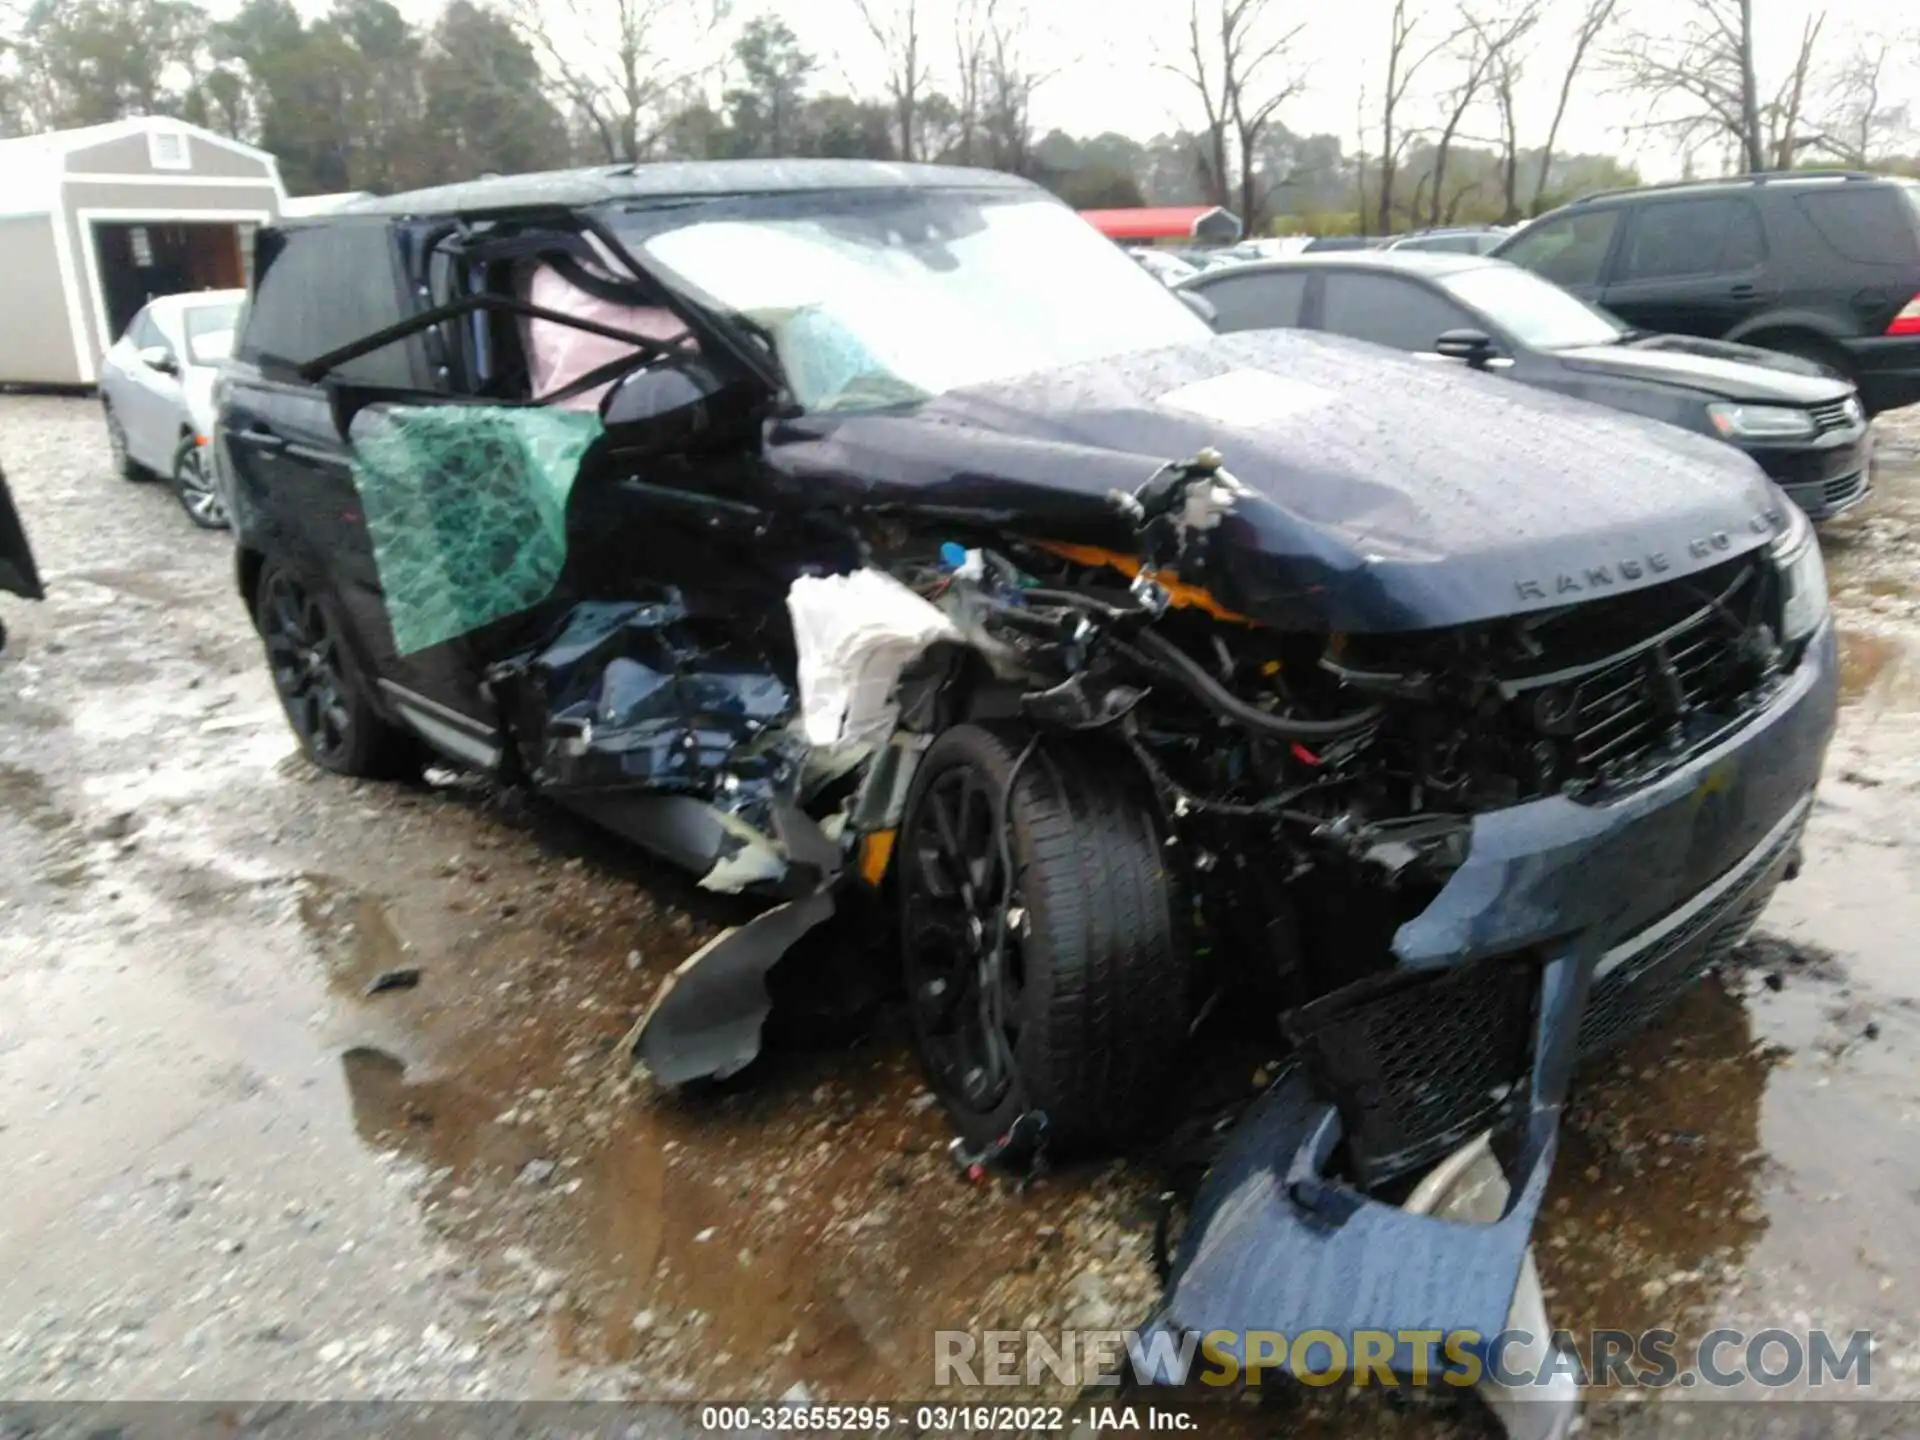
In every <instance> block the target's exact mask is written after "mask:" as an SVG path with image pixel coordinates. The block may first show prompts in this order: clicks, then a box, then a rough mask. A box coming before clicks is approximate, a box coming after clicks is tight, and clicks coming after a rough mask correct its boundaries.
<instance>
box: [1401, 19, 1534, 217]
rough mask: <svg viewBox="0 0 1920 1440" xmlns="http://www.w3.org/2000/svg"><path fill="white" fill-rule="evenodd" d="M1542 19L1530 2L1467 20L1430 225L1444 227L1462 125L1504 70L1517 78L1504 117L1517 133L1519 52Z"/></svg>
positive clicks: (1437, 148) (1437, 158)
mask: <svg viewBox="0 0 1920 1440" xmlns="http://www.w3.org/2000/svg"><path fill="white" fill-rule="evenodd" d="M1539 18H1540V8H1539V0H1525V3H1523V4H1521V5H1520V6H1518V7H1517V8H1515V9H1512V10H1509V11H1507V12H1506V13H1505V14H1503V15H1500V16H1497V17H1494V18H1482V17H1481V16H1479V15H1475V14H1472V13H1467V14H1465V15H1464V16H1463V26H1464V28H1463V30H1462V31H1461V32H1460V35H1459V37H1458V38H1459V39H1460V40H1461V41H1464V42H1465V54H1464V56H1463V57H1462V61H1461V71H1460V78H1459V83H1458V84H1457V85H1455V87H1454V88H1453V90H1452V91H1451V92H1449V94H1448V95H1447V98H1446V102H1445V111H1444V113H1443V117H1442V123H1441V126H1440V135H1439V138H1438V139H1437V140H1435V142H1434V150H1433V189H1432V193H1431V194H1430V196H1429V197H1428V206H1429V209H1428V212H1427V213H1428V217H1429V218H1428V223H1429V224H1432V225H1438V224H1439V223H1440V221H1441V206H1442V204H1443V203H1444V201H1445V187H1446V180H1447V160H1448V158H1449V156H1450V155H1451V154H1452V152H1453V142H1454V140H1455V139H1456V138H1458V137H1459V134H1460V126H1461V124H1462V122H1464V121H1465V120H1466V118H1467V113H1468V111H1470V110H1471V109H1472V108H1473V107H1474V105H1475V103H1476V102H1478V101H1479V99H1480V96H1481V94H1482V93H1483V92H1484V91H1485V90H1486V89H1487V87H1488V86H1490V85H1497V84H1498V82H1499V78H1500V74H1501V67H1502V66H1503V65H1504V66H1506V67H1508V68H1509V70H1510V72H1511V73H1510V74H1509V76H1508V85H1507V89H1506V91H1505V94H1506V96H1507V100H1508V103H1507V104H1506V105H1504V106H1502V118H1503V120H1504V121H1507V122H1509V123H1508V129H1509V130H1511V128H1512V127H1511V123H1510V122H1511V119H1512V116H1511V109H1512V106H1511V99H1512V80H1513V79H1514V78H1517V73H1518V71H1517V65H1518V61H1517V59H1516V58H1515V53H1514V52H1515V49H1516V47H1517V46H1518V44H1519V42H1520V41H1521V40H1522V39H1523V38H1524V37H1525V36H1526V34H1527V32H1528V31H1529V30H1531V29H1532V28H1533V27H1534V24H1535V22H1537V21H1538V20H1539ZM1508 153H1509V157H1510V158H1511V157H1512V155H1513V153H1514V152H1513V151H1512V150H1511V149H1510V150H1509V152H1508ZM1456 203H1457V202H1456Z"/></svg>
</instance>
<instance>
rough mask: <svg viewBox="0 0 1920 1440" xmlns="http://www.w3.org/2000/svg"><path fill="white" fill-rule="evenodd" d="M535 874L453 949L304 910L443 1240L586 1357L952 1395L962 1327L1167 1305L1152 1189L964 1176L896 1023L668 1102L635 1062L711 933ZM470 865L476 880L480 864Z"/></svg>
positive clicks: (502, 871) (706, 1379)
mask: <svg viewBox="0 0 1920 1440" xmlns="http://www.w3.org/2000/svg"><path fill="white" fill-rule="evenodd" d="M494 853H495V854H499V852H498V851H496V852H494ZM523 863H524V862H523V860H522V859H521V858H520V857H517V856H515V857H510V858H502V859H501V860H500V861H499V862H498V863H497V864H488V865H483V866H480V867H477V868H479V869H481V870H484V872H485V875H486V879H485V885H486V887H487V889H486V894H485V897H484V898H482V896H481V895H479V894H470V895H456V896H455V897H454V898H455V900H456V903H458V904H459V905H460V907H461V909H462V910H463V911H465V912H467V913H470V914H484V915H485V916H486V917H487V921H486V923H485V924H483V925H479V926H476V929H475V931H474V932H473V934H472V935H471V936H470V937H468V941H469V943H464V944H459V945H457V946H455V947H450V948H443V947H442V946H440V945H438V944H436V943H435V941H434V939H433V937H432V936H431V935H421V936H419V937H418V938H411V937H409V935H408V931H407V926H406V922H405V920H404V919H403V918H402V917H403V915H404V914H405V911H406V909H407V906H406V905H405V904H404V903H402V904H399V905H393V906H389V904H388V903H387V902H385V901H383V900H381V899H379V898H377V897H376V896H374V895H373V894H371V893H370V892H368V891H365V890H360V889H354V888H351V887H345V886H342V885H341V884H339V883H338V882H334V881H326V882H319V881H316V880H314V879H313V878H312V877H309V880H308V882H307V887H306V889H305V893H303V896H302V898H301V900H300V912H301V916H302V919H303V922H304V923H305V924H306V925H307V926H308V927H309V928H310V930H311V931H312V933H313V934H314V937H315V940H316V943H317V945H318V947H319V948H320V950H321V952H322V954H323V955H324V956H325V957H326V963H327V965H328V969H329V974H330V977H331V981H332V984H333V987H334V990H335V992H336V994H337V996H338V997H339V1003H338V1006H337V1010H336V1013H335V1014H334V1015H333V1016H332V1017H331V1018H330V1019H329V1021H328V1029H329V1032H330V1033H331V1034H333V1035H334V1036H335V1037H337V1039H338V1040H339V1041H340V1042H341V1043H342V1045H343V1049H342V1052H341V1066H342V1071H343V1074H344V1078H345V1082H346V1088H347V1091H348V1093H349V1095H350V1097H351V1103H352V1107H353V1112H354V1122H355V1125H356V1127H357V1128H358V1130H359V1132H360V1134H361V1136H362V1137H363V1139H364V1140H365V1141H366V1142H367V1143H368V1144H369V1145H372V1146H376V1147H379V1148H383V1149H393V1150H397V1151H398V1152H399V1153H401V1154H403V1155H405V1156H406V1157H408V1158H410V1159H413V1160H416V1161H418V1162H420V1163H421V1164H423V1165H424V1166H426V1167H427V1168H428V1169H429V1170H430V1171H431V1172H432V1175H433V1177H434V1179H433V1184H432V1188H431V1191H430V1199H429V1202H428V1215H429V1218H430V1220H431V1221H432V1223H434V1224H436V1225H437V1226H440V1227H442V1228H444V1230H445V1231H446V1233H448V1234H449V1236H453V1237H458V1238H459V1239H460V1240H461V1241H462V1243H465V1244H468V1245H478V1247H479V1248H480V1251H481V1253H482V1254H483V1255H484V1256H485V1257H486V1259H487V1260H488V1262H489V1264H490V1265H491V1266H492V1267H493V1268H494V1270H495V1272H496V1277H497V1279H498V1281H499V1283H501V1284H503V1285H506V1286H508V1287H512V1288H518V1289H520V1290H522V1291H523V1292H524V1294H525V1305H526V1308H527V1311H528V1313H529V1314H532V1315H537V1316H539V1317H540V1319H541V1321H542V1323H545V1324H548V1325H550V1326H551V1327H552V1332H553V1334H554V1337H555V1339H556V1341H557V1343H558V1345H559V1347H560V1350H561V1352H562V1354H563V1355H565V1356H567V1357H569V1358H572V1359H574V1360H577V1361H579V1362H582V1363H585V1364H588V1365H593V1366H603V1365H622V1366H635V1367H638V1369H640V1370H641V1371H643V1372H644V1373H645V1374H646V1375H647V1376H648V1377H649V1379H648V1380H647V1382H645V1384H644V1385H643V1386H642V1389H643V1391H644V1393H648V1394H654V1395H660V1396H674V1395H677V1394H682V1393H698V1394H701V1395H704V1396H712V1395H772V1394H779V1393H781V1392H783V1391H784V1390H785V1389H787V1388H788V1387H789V1386H791V1385H792V1384H794V1383H796V1382H804V1383H805V1384H806V1385H807V1386H808V1387H809V1388H811V1389H815V1390H824V1392H825V1393H829V1394H833V1395H836V1396H837V1395H847V1396H862V1397H887V1398H898V1397H906V1396H912V1395H916V1394H920V1393H923V1392H924V1391H925V1390H926V1389H927V1387H928V1386H929V1385H930V1383H931V1360H932V1348H931V1337H932V1335H933V1332H934V1331H935V1330H936V1329H939V1328H942V1327H950V1328H951V1327H961V1328H966V1327H971V1326H974V1325H976V1324H978V1325H982V1326H998V1327H1004V1328H1014V1327H1018V1326H1021V1325H1023V1324H1028V1323H1031V1324H1035V1325H1038V1324H1047V1325H1057V1324H1060V1323H1062V1321H1063V1320H1064V1319H1065V1317H1066V1316H1067V1314H1068V1313H1069V1312H1071V1313H1072V1314H1073V1316H1074V1318H1075V1320H1076V1321H1077V1323H1080V1324H1083V1325H1089V1326H1107V1325H1114V1324H1122V1323H1126V1322H1128V1321H1130V1320H1132V1319H1134V1318H1137V1315H1138V1313H1140V1312H1141V1311H1142V1310H1143V1309H1144V1306H1145V1303H1146V1299H1147V1290H1146V1287H1147V1286H1148V1285H1149V1284H1150V1281H1149V1278H1148V1271H1147V1268H1146V1263H1145V1259H1146V1249H1147V1241H1148V1235H1149V1230H1150V1225H1151V1221H1152V1218H1153V1211H1152V1209H1151V1206H1150V1204H1149V1201H1150V1199H1151V1196H1150V1194H1149V1192H1148V1191H1147V1189H1146V1177H1145V1176H1139V1175H1132V1174H1129V1173H1128V1171H1127V1169H1126V1167H1124V1166H1119V1165H1114V1166H1109V1167H1106V1168H1104V1169H1093V1170H1083V1171H1071V1172H1066V1173H1062V1174H1060V1175H1056V1176H1053V1177H1049V1178H1045V1179H1043V1180H1041V1181H1040V1182H1038V1183H1037V1184H1036V1185H1034V1186H1033V1187H1031V1188H1029V1189H1028V1190H1026V1191H1025V1192H1024V1193H1016V1192H1015V1191H1014V1190H1013V1189H1012V1188H1011V1187H1009V1186H1006V1185H1004V1184H1001V1183H998V1182H995V1183H991V1184H985V1185H978V1184H970V1183H968V1182H966V1181H965V1180H964V1179H962V1178H961V1176H960V1175H959V1172H958V1171H957V1169H956V1168H955V1166H954V1164H953V1162H952V1161H951V1160H950V1159H949V1158H948V1155H947V1149H946V1146H947V1140H948V1138H949V1135H950V1131H949V1130H948V1129H947V1126H946V1123H945V1121H944V1119H943V1118H942V1117H941V1115H940V1114H939V1112H938V1110H937V1108H936V1107H935V1106H934V1105H933V1104H932V1097H931V1096H930V1095H928V1094H927V1093H926V1092H925V1090H924V1089H923V1088H922V1086H921V1085H920V1082H919V1077H918V1073H917V1070H916V1069H915V1067H914V1065H913V1062H912V1059H911V1056H910V1055H909V1053H908V1051H907V1048H906V1045H905V1043H904V1041H903V1039H902V1037H901V1036H900V1035H899V1034H897V1033H895V1032H894V1031H893V1030H892V1029H891V1028H890V1027H889V1026H887V1025H885V1024H883V1025H882V1026H881V1027H880V1029H879V1031H878V1033H876V1034H874V1035H871V1036H869V1037H868V1038H866V1039H864V1040H860V1041H857V1042H855V1043H852V1044H851V1045H836V1046H833V1047H828V1048H811V1049H809V1048H796V1047H791V1046H790V1047H788V1048H785V1049H782V1050H780V1051H778V1052H776V1053H775V1054H774V1055H773V1056H772V1057H770V1059H769V1061H768V1062H767V1063H766V1064H764V1065H763V1066H761V1067H757V1068H756V1069H755V1070H754V1071H753V1072H752V1073H751V1074H750V1075H749V1076H747V1077H743V1078H742V1079H741V1080H740V1081H738V1082H736V1083H735V1084H733V1085H732V1086H730V1087H709V1088H706V1089H704V1090H702V1091H699V1092H697V1093H688V1094H659V1093H655V1092H654V1091H653V1090H652V1089H651V1088H650V1086H649V1085H648V1084H647V1083H646V1082H645V1081H643V1080H641V1079H638V1078H636V1077H635V1075H634V1074H633V1072H632V1067H631V1064H630V1062H629V1061H628V1060H627V1058H626V1054H627V1050H626V1045H625V1043H624V1041H625V1039H626V1036H627V1033H628V1031H629V1029H630V1028H631V1025H632V1022H633V1020H634V1018H635V1017H636V1016H637V1015H638V1014H639V1013H641V1011H642V1010H643V1009H644V1007H645V1004H646V1002H647V1000H648V998H649V997H650V996H651V994H652V992H653V990H654V988H655V987H656V986H657V985H658V984H659V982H660V980H661V979H662V978H664V976H665V975H666V974H667V973H668V972H669V971H670V970H671V969H672V967H673V966H674V965H675V964H677V963H678V961H679V960H680V959H682V958H684V956H685V955H686V954H687V953H688V952H689V951H690V950H691V949H693V948H695V946H697V944H698V943H699V942H700V941H701V940H702V939H704V938H705V937H706V935H707V934H708V933H709V927H707V926H704V925H702V924H700V923H699V922H697V921H694V920H692V919H691V917H688V916H685V915H673V914H658V915H655V916H653V917H652V918H650V919H648V920H646V921H645V922H641V923H635V922H634V921H632V920H630V919H627V918H625V917H622V916H620V915H619V914H618V913H616V907H617V904H618V898H619V883H620V882H618V881H617V880H612V879H610V878H609V877H606V876H602V875H599V874H596V873H594V871H593V870H592V869H591V868H589V867H586V866H580V865H577V864H574V863H573V862H564V861H563V862H559V863H558V865H557V866H556V867H555V868H557V870H558V871H559V875H558V877H557V878H555V883H554V884H553V885H552V886H551V888H549V889H545V890H542V889H541V888H539V886H540V882H541V878H542V877H537V876H536V877H533V885H531V886H527V887H523V886H522V885H521V883H520V878H521V877H520V876H519V875H518V873H517V872H518V871H519V868H520V866H521V865H522V864H523ZM448 868H451V869H453V870H454V871H455V872H456V878H455V879H454V880H453V882H452V888H454V889H456V890H463V889H466V888H467V887H470V886H473V885H474V883H475V882H473V880H472V879H471V876H472V874H473V872H474V870H475V868H476V867H474V866H473V865H472V864H471V863H470V862H460V863H458V864H454V863H452V862H450V863H449V866H448ZM549 878H553V877H549ZM502 893H522V894H526V895H527V898H526V899H524V900H520V901H512V900H505V901H503V900H501V899H499V898H498V896H499V895H500V894H502ZM508 909H510V910H511V911H512V913H511V914H503V913H502V912H503V911H505V910H508ZM562 937H571V938H562ZM395 966H418V967H419V968H420V969H421V971H422V977H421V980H420V983H419V985H418V987H417V988H416V989H412V990H408V991H401V992H389V993H383V994H379V995H375V996H373V997H366V996H364V994H363V992H364V990H365V988H366V985H367V983H368V982H369V981H370V980H371V979H373V978H374V977H375V976H376V975H377V974H378V973H380V972H381V971H383V970H387V969H390V968H393V967H395ZM349 1037H351V1038H350V1039H349Z"/></svg>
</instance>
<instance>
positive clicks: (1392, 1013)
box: [1286, 960, 1537, 1185]
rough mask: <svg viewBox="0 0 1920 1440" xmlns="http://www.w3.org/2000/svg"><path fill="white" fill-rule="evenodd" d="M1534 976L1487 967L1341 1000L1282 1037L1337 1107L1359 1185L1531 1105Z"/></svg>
mask: <svg viewBox="0 0 1920 1440" xmlns="http://www.w3.org/2000/svg"><path fill="white" fill-rule="evenodd" d="M1536 988H1537V986H1536V982H1535V970H1534V967H1533V966H1531V965H1528V964H1524V963H1520V962H1517V961H1512V960H1487V961H1481V962H1477V963H1475V964H1470V965H1461V966H1456V967H1452V968H1449V969H1445V970H1438V971H1434V972H1432V973H1431V974H1420V975H1415V976H1411V977H1409V976H1408V975H1406V974H1405V973H1404V972H1396V973H1395V974H1393V975H1392V976H1390V977H1387V979H1386V980H1385V981H1384V982H1383V983H1369V982H1362V983H1361V984H1360V985H1357V986H1350V987H1348V988H1347V989H1345V990H1340V991H1336V992H1335V993H1333V994H1331V995H1327V996H1325V997H1323V998H1321V999H1319V1000H1316V1001H1314V1002H1313V1003H1312V1004H1310V1005H1305V1006H1303V1007H1301V1008H1300V1009H1299V1010H1296V1011H1294V1012H1292V1014H1291V1015H1289V1016H1288V1017H1287V1025H1286V1029H1287V1035H1288V1038H1289V1039H1290V1040H1292V1042H1293V1044H1294V1045H1295V1047H1296V1048H1297V1049H1298V1051H1299V1053H1300V1056H1301V1058H1302V1059H1303V1060H1304V1061H1305V1062H1306V1064H1307V1066H1308V1069H1309V1071H1310V1073H1311V1074H1312V1075H1313V1076H1314V1078H1315V1080H1316V1082H1317V1083H1318V1085H1319V1086H1320V1088H1321V1089H1322V1091H1323V1092H1324V1093H1325V1094H1326V1095H1327V1098H1328V1099H1330V1100H1332V1101H1333V1102H1334V1103H1335V1104H1336V1105H1338V1106H1339V1107H1340V1114H1341V1119H1342V1121H1343V1123H1344V1126H1345V1129H1346V1139H1347V1149H1348V1158H1349V1160H1350V1162H1351V1164H1352V1166H1353V1170H1354V1175H1355V1178H1356V1179H1358V1180H1359V1181H1360V1182H1361V1183H1362V1184H1363V1185H1375V1184H1379V1183H1380V1182H1382V1181H1384V1180H1389V1179H1392V1178H1393V1177H1394V1176H1396V1175H1404V1174H1406V1173H1407V1172H1409V1171H1412V1170H1417V1169H1419V1168H1420V1167H1421V1166H1423V1165H1427V1164H1431V1163H1432V1162H1433V1161H1435V1160H1438V1159H1440V1158H1441V1157H1442V1156H1444V1155H1446V1154H1448V1153H1450V1152H1451V1151H1453V1150H1454V1149H1456V1148H1458V1147H1459V1146H1460V1145H1461V1144H1462V1143H1463V1142H1465V1141H1466V1140H1467V1139H1468V1138H1469V1137H1471V1136H1473V1135H1475V1134H1477V1133H1478V1132H1479V1131H1481V1130H1485V1129H1487V1128H1488V1127H1489V1126H1494V1125H1498V1124H1500V1123H1501V1122H1503V1121H1504V1120H1507V1119H1509V1118H1511V1117H1513V1116H1515V1115H1518V1114H1519V1113H1520V1111H1521V1109H1522V1107H1523V1106H1524V1105H1525V1103H1526V1092H1527V1085H1526V1077H1527V1071H1528V1062H1529V1055H1530V1051H1531V1045H1530V1043H1529V1037H1530V1035H1531V1033H1532V1012H1533V997H1534V992H1535V990H1536Z"/></svg>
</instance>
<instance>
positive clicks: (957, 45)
mask: <svg viewBox="0 0 1920 1440" xmlns="http://www.w3.org/2000/svg"><path fill="white" fill-rule="evenodd" d="M987 9H988V10H989V11H990V10H991V9H992V0H988V3H987ZM988 44H989V40H988V34H987V25H986V23H985V20H984V19H983V17H982V15H981V4H980V0H962V3H961V4H960V5H959V7H958V8H957V9H956V10H955V12H954V17H953V60H954V64H953V74H954V103H955V105H956V106H957V107H958V109H959V111H960V119H959V130H960V138H959V154H958V156H957V157H956V158H958V160H959V161H960V163H961V164H962V165H973V164H976V163H978V157H977V155H976V153H975V151H976V144H977V141H978V138H979V135H980V112H981V109H982V107H983V101H982V92H983V91H984V90H985V88H986V71H987V49H988Z"/></svg>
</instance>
